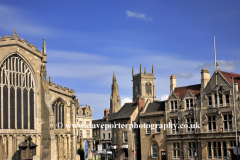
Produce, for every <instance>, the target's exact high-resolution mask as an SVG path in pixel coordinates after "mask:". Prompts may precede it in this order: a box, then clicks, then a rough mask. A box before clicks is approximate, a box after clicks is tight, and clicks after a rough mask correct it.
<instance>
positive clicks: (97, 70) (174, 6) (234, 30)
mask: <svg viewBox="0 0 240 160" xmlns="http://www.w3.org/2000/svg"><path fill="white" fill-rule="evenodd" d="M239 8H240V1H226V0H211V1H208V0H201V1H200V0H196V1H190V0H168V1H166V0H70V1H66V0H57V1H55V0H51V1H49V0H41V1H32V0H31V1H30V0H21V1H19V0H10V1H9V0H1V1H0V36H2V37H3V36H4V35H12V34H13V32H14V28H16V30H17V33H18V35H19V37H20V38H23V39H26V40H27V41H28V42H29V43H32V44H34V45H36V46H37V48H38V49H39V50H42V43H43V38H45V39H46V46H47V60H48V63H47V74H48V77H49V76H52V81H53V82H54V83H56V84H60V85H62V86H65V87H68V88H70V89H74V90H75V93H76V95H77V98H78V99H79V102H80V104H81V105H83V106H84V105H86V104H87V105H90V106H91V108H92V111H93V119H100V118H102V117H103V111H104V109H105V108H110V95H111V83H112V76H113V69H114V70H115V73H116V77H117V83H118V87H119V94H120V97H121V101H122V105H123V104H124V103H126V102H131V100H132V67H134V70H135V73H139V71H140V69H139V68H140V63H141V64H142V67H143V69H144V68H145V67H146V70H147V72H148V73H151V72H152V65H154V68H155V78H156V80H155V88H156V96H157V99H158V100H165V99H166V98H167V97H168V95H169V93H170V76H171V75H172V74H175V75H176V77H177V86H178V87H180V86H186V85H193V84H200V83H201V73H200V72H201V69H202V68H206V69H209V70H210V73H211V75H212V73H213V71H214V47H213V35H215V37H216V53H217V63H218V64H219V70H222V71H227V72H235V73H240V70H239V69H240V64H239V63H240V59H239V53H240V44H239V43H240V32H239V29H240V9H239Z"/></svg>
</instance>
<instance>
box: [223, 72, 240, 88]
mask: <svg viewBox="0 0 240 160" xmlns="http://www.w3.org/2000/svg"><path fill="white" fill-rule="evenodd" d="M219 72H220V73H221V74H222V75H223V76H224V77H225V78H226V79H227V80H228V82H229V83H230V84H232V77H233V79H234V83H238V90H240V74H237V73H232V72H230V73H229V72H224V71H219Z"/></svg>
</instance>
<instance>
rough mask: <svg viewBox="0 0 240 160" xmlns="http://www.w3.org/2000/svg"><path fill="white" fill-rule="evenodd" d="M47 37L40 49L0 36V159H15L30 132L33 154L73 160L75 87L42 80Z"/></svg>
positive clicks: (44, 68)
mask: <svg viewBox="0 0 240 160" xmlns="http://www.w3.org/2000/svg"><path fill="white" fill-rule="evenodd" d="M46 64H47V55H46V45H45V40H43V47H42V51H40V50H38V49H37V48H36V46H34V45H33V44H31V43H30V44H29V43H28V42H27V41H26V40H24V39H22V38H21V39H20V38H19V37H18V34H17V32H16V30H15V31H14V34H13V36H4V37H0V74H1V78H0V97H1V98H0V159H1V160H2V159H3V160H18V159H19V158H18V157H19V147H18V146H19V144H20V143H21V142H22V141H23V140H24V139H25V137H26V136H31V137H32V141H33V143H35V144H37V148H36V155H35V156H34V158H36V159H42V160H43V159H44V160H50V159H51V160H66V159H71V160H73V159H77V157H78V156H77V155H76V137H75V133H76V131H75V130H74V129H72V128H71V129H70V128H66V127H65V126H64V125H65V124H73V123H75V121H76V118H75V116H76V114H75V112H76V110H75V107H76V105H75V104H76V103H75V102H76V96H75V91H74V90H72V89H71V90H69V88H67V87H64V88H63V87H62V86H61V85H56V84H55V83H53V82H52V80H51V77H50V78H49V80H47V79H46V76H47V70H46Z"/></svg>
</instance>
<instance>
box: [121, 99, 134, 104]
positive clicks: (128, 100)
mask: <svg viewBox="0 0 240 160" xmlns="http://www.w3.org/2000/svg"><path fill="white" fill-rule="evenodd" d="M128 102H132V99H131V98H123V99H121V105H122V106H123V105H124V104H125V103H128Z"/></svg>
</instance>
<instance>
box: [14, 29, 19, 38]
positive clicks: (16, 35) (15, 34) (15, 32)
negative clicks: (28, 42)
mask: <svg viewBox="0 0 240 160" xmlns="http://www.w3.org/2000/svg"><path fill="white" fill-rule="evenodd" d="M15 37H16V38H18V34H17V31H16V28H14V32H13V38H15Z"/></svg>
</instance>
